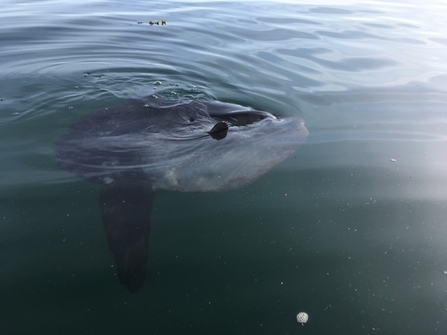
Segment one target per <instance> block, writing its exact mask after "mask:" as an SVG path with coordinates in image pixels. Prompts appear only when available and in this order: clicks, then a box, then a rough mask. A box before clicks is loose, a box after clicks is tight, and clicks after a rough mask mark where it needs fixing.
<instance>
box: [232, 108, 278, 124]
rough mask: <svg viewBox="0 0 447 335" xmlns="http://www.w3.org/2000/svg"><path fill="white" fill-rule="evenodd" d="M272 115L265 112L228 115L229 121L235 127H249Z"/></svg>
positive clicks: (244, 112)
mask: <svg viewBox="0 0 447 335" xmlns="http://www.w3.org/2000/svg"><path fill="white" fill-rule="evenodd" d="M271 116H272V115H271V114H270V113H267V112H263V111H243V112H232V113H230V114H228V116H227V117H228V120H229V121H230V123H231V125H233V126H247V125H249V124H252V123H256V122H259V121H261V120H264V119H266V118H268V117H271Z"/></svg>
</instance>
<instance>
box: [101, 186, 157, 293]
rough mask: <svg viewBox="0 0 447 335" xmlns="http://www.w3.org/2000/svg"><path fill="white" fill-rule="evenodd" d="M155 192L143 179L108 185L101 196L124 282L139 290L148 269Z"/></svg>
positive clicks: (120, 275) (116, 259)
mask: <svg viewBox="0 0 447 335" xmlns="http://www.w3.org/2000/svg"><path fill="white" fill-rule="evenodd" d="M154 196H155V193H154V191H153V190H152V188H151V185H150V184H149V183H142V182H141V180H120V181H114V182H112V183H110V184H107V185H104V187H103V188H102V190H101V194H100V196H99V205H100V207H101V212H102V222H103V224H104V230H105V232H106V236H107V242H108V245H109V249H110V250H111V251H112V253H113V257H114V258H115V263H116V266H117V270H118V277H119V280H120V282H121V284H123V285H126V286H127V288H128V289H129V291H131V292H136V291H138V290H139V289H140V288H141V286H142V285H143V283H144V279H145V278H146V272H147V258H148V247H149V228H150V227H149V226H150V216H151V209H152V203H153V201H154Z"/></svg>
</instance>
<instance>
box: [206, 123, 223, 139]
mask: <svg viewBox="0 0 447 335" xmlns="http://www.w3.org/2000/svg"><path fill="white" fill-rule="evenodd" d="M227 132H228V123H226V122H225V121H219V122H217V123H216V124H215V125H214V127H213V128H211V130H210V131H209V132H208V134H210V136H211V137H212V138H214V139H215V140H221V139H223V138H225V137H226V136H227Z"/></svg>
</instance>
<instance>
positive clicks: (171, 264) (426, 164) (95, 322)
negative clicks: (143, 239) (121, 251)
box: [0, 0, 447, 334]
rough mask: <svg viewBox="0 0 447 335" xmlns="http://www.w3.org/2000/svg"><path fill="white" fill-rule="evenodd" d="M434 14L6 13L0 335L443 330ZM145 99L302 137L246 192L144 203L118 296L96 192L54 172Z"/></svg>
mask: <svg viewBox="0 0 447 335" xmlns="http://www.w3.org/2000/svg"><path fill="white" fill-rule="evenodd" d="M446 13H447V5H445V4H443V3H442V2H441V1H439V2H437V1H429V2H422V1H410V2H405V3H403V2H400V1H394V2H393V1H389V2H385V1H361V2H354V1H342V0H339V1H312V2H300V3H297V2H292V1H291V2H287V1H278V2H264V1H243V2H231V1H209V2H206V1H188V2H186V1H185V2H182V1H159V2H157V1H150V2H148V1H129V2H114V1H87V0H85V1H12V0H4V1H3V5H2V10H1V12H0V23H1V25H2V29H1V31H0V43H1V47H0V64H1V65H0V98H1V101H0V138H1V141H0V147H1V150H0V155H1V156H0V161H1V165H0V166H1V168H0V181H1V184H0V199H1V200H0V263H1V264H2V266H1V269H0V296H1V299H0V333H1V334H375V333H380V334H446V333H447V247H446V246H445V245H446V244H445V239H446V237H447V222H446V221H447V219H446V218H447V156H446V147H447V114H446V113H447V111H446V106H447V37H446V34H445V32H446V31H447V19H446V17H447V16H446ZM161 19H166V21H167V24H166V25H163V26H161V25H158V26H157V25H154V26H151V25H149V23H148V22H149V21H150V20H153V21H160V20H161ZM155 88H156V89H158V90H160V89H167V90H170V89H174V88H175V89H179V90H181V91H182V92H183V93H184V95H186V96H205V97H212V98H213V99H218V100H221V101H229V102H235V103H239V104H242V105H247V106H253V107H256V108H260V109H265V110H268V111H271V112H273V113H275V114H278V115H282V116H287V115H292V116H293V115H296V116H300V117H302V118H303V119H304V120H305V121H306V126H307V128H308V129H309V132H310V135H309V137H308V138H307V141H306V142H305V144H304V145H303V146H302V147H301V149H300V150H299V151H298V152H297V153H296V154H295V155H293V156H292V157H291V158H290V159H288V160H287V161H285V162H284V163H282V164H281V165H279V166H277V167H276V168H275V169H273V170H272V171H271V172H269V173H268V174H266V175H265V176H263V177H262V178H260V179H259V180H257V181H256V182H255V183H254V184H251V185H249V186H247V187H245V188H243V189H239V190H236V191H231V192H224V193H216V194H211V195H210V194H206V193H204V194H201V193H174V192H159V194H158V195H157V199H156V201H155V204H154V210H153V216H152V222H153V223H154V224H153V225H152V228H151V229H152V231H151V245H150V255H149V258H150V266H149V273H148V278H147V280H146V284H145V286H144V287H143V289H142V290H141V291H139V292H138V293H135V294H131V293H129V292H128V291H127V290H126V289H125V287H123V286H121V285H120V284H119V282H118V279H117V277H116V275H115V269H114V265H113V264H114V263H113V258H112V255H111V253H110V252H109V250H108V247H107V241H106V239H105V235H104V232H103V228H102V223H101V214H100V210H99V207H98V194H99V191H100V186H98V185H94V184H89V183H87V182H86V181H83V180H81V179H79V178H77V177H76V176H73V175H70V174H69V173H68V172H66V171H63V170H61V169H59V168H58V166H57V161H56V159H55V154H54V149H55V145H54V142H55V140H56V139H57V138H58V137H59V136H60V135H62V134H63V133H64V132H65V131H66V130H67V128H68V127H69V126H70V125H71V124H73V123H74V122H76V121H77V120H79V118H80V117H82V116H83V115H86V114H87V113H89V112H91V111H93V110H95V109H98V108H104V107H109V106H120V105H123V104H125V103H126V101H128V100H129V99H132V98H138V97H143V96H145V95H147V94H149V93H151V92H153V90H154V89H155ZM155 223H156V224H155ZM300 311H305V312H307V313H308V314H309V322H308V324H306V326H304V327H302V326H300V325H299V324H298V323H297V322H296V314H297V313H298V312H300Z"/></svg>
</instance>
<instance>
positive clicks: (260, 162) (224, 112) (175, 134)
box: [56, 96, 308, 291]
mask: <svg viewBox="0 0 447 335" xmlns="http://www.w3.org/2000/svg"><path fill="white" fill-rule="evenodd" d="M307 135H308V131H307V129H306V128H305V126H304V123H303V121H302V120H301V119H300V118H296V117H289V118H277V117H275V116H274V115H272V114H270V113H268V112H265V111H260V110H254V109H252V108H248V107H243V106H239V105H236V104H231V103H223V102H218V101H206V100H175V101H172V100H164V99H160V98H157V97H156V96H151V97H148V98H146V99H144V100H137V101H134V102H132V103H130V104H129V105H126V106H124V107H120V108H109V109H102V110H98V111H95V112H93V113H91V114H89V115H87V116H85V117H84V118H82V119H81V120H80V121H79V122H77V123H75V124H74V125H72V126H71V127H70V128H69V130H68V132H67V133H66V134H64V135H63V136H61V137H60V138H59V139H58V140H57V143H56V145H57V148H56V155H57V158H58V160H59V166H60V167H62V168H64V169H66V170H67V171H69V172H71V173H73V174H75V175H78V176H80V177H82V178H84V179H86V180H88V181H90V182H95V183H100V184H103V188H102V190H101V193H100V196H99V204H100V207H101V211H102V221H103V224H104V228H105V232H106V235H107V241H108V245H109V248H110V250H111V251H112V253H113V256H114V258H115V262H116V264H117V269H118V275H119V279H120V282H121V283H122V284H124V285H126V286H127V288H128V289H129V290H130V291H137V290H139V289H140V288H141V286H142V285H143V283H144V279H145V276H146V272H147V257H148V245H149V243H148V240H149V226H150V214H151V208H152V203H153V200H154V195H155V191H156V190H158V189H164V190H172V191H183V192H217V191H224V190H231V189H236V188H238V187H242V186H244V185H247V184H249V183H251V182H253V181H254V180H256V179H257V178H258V177H260V176H261V175H262V174H264V173H266V172H267V171H269V170H270V169H271V168H272V167H274V166H275V165H277V164H278V163H280V162H282V161H283V160H284V159H286V158H287V157H289V156H290V155H291V154H293V153H294V152H295V151H296V150H297V149H298V147H299V146H300V145H301V143H302V142H303V141H304V140H305V138H306V137H307Z"/></svg>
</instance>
